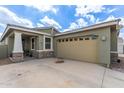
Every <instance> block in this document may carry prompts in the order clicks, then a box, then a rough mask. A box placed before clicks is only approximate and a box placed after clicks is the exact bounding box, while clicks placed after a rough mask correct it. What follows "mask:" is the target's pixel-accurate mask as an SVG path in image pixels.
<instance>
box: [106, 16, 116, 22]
mask: <svg viewBox="0 0 124 93" xmlns="http://www.w3.org/2000/svg"><path fill="white" fill-rule="evenodd" d="M115 19H116V18H115V17H114V16H113V15H110V16H109V17H108V18H107V19H106V20H105V21H111V20H115Z"/></svg>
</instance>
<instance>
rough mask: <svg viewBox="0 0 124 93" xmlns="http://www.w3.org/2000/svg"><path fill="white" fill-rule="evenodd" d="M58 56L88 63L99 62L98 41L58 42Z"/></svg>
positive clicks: (73, 40)
mask: <svg viewBox="0 0 124 93" xmlns="http://www.w3.org/2000/svg"><path fill="white" fill-rule="evenodd" d="M57 56H58V57H61V58H67V59H75V60H81V61H87V62H94V63H97V62H98V47H97V39H95V40H92V39H89V40H85V39H83V40H80V39H78V40H75V39H72V40H71V41H70V39H69V40H66V39H64V40H61V42H60V41H58V42H57Z"/></svg>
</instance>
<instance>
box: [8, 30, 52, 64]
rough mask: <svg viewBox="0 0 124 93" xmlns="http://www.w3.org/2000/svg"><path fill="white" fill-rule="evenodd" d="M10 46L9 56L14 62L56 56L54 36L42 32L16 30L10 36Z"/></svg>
mask: <svg viewBox="0 0 124 93" xmlns="http://www.w3.org/2000/svg"><path fill="white" fill-rule="evenodd" d="M8 47H9V48H8V56H9V57H11V59H12V61H14V62H20V61H24V60H28V59H32V58H45V57H53V56H54V53H53V40H52V37H50V36H45V35H42V34H34V33H30V32H23V31H21V32H20V31H14V32H13V33H11V34H10V36H9V37H8Z"/></svg>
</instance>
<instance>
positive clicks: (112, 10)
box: [107, 8, 117, 13]
mask: <svg viewBox="0 0 124 93" xmlns="http://www.w3.org/2000/svg"><path fill="white" fill-rule="evenodd" d="M116 10H117V8H113V9H107V12H108V13H112V12H114V11H116Z"/></svg>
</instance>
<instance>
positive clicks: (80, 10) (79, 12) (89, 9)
mask: <svg viewBox="0 0 124 93" xmlns="http://www.w3.org/2000/svg"><path fill="white" fill-rule="evenodd" d="M103 10H105V7H104V6H103V5H96V6H92V5H82V6H81V5H78V6H77V7H76V14H75V16H84V15H87V14H89V13H99V12H102V11H103Z"/></svg>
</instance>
